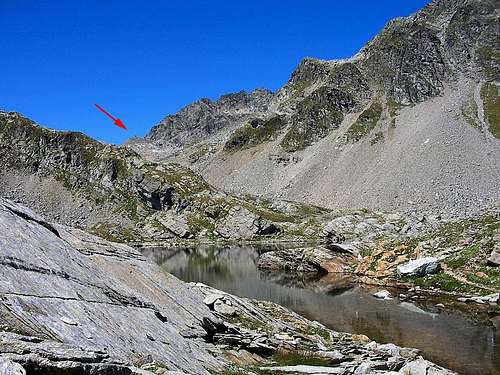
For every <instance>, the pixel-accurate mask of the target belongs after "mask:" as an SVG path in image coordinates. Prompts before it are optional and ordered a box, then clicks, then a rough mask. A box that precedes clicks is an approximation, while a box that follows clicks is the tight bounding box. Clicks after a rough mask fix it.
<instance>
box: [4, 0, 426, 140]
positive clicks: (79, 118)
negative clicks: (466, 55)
mask: <svg viewBox="0 0 500 375" xmlns="http://www.w3.org/2000/svg"><path fill="white" fill-rule="evenodd" d="M426 3H428V1H426V0H412V1H410V0H377V1H373V0H364V1H362V0H359V1H353V0H337V1H333V0H314V1H310V0H302V1H298V0H286V1H285V0H282V1H280V0H274V1H272V0H267V1H265V0H252V1H238V0H233V1H227V0H210V1H201V0H199V1H195V0H193V1H189V0H171V1H167V0H156V1H139V0H135V1H129V0H121V1H119V0H106V1H105V0H100V1H98V0H85V1H73V0H60V1H55V0H50V1H49V0H0V35H1V37H0V48H1V58H0V72H1V73H0V108H1V109H3V110H12V111H19V112H21V113H23V114H24V115H26V116H28V117H30V118H31V119H33V120H35V121H36V122H38V123H40V124H43V125H45V126H48V127H51V128H55V129H64V130H76V131H81V132H84V133H86V134H88V135H90V136H92V137H94V138H97V139H100V140H104V141H106V142H109V143H117V144H120V143H122V142H123V141H125V140H126V139H127V138H128V137H130V136H132V135H140V136H143V135H144V134H145V133H146V132H147V131H148V130H149V129H150V128H151V126H153V125H154V124H156V123H157V122H158V121H160V120H161V119H162V118H163V117H164V116H166V115H167V114H170V113H174V112H176V111H177V110H179V109H180V108H182V107H183V106H185V105H187V104H189V103H190V102H193V101H195V100H197V99H199V98H201V97H208V98H211V99H216V98H218V97H219V96H220V95H222V94H225V93H228V92H235V91H239V90H241V89H244V90H252V89H254V88H257V87H267V88H270V89H272V90H276V89H278V88H279V87H280V86H282V85H283V84H284V83H285V82H286V81H287V80H288V78H289V77H290V74H291V73H292V71H293V69H294V68H295V67H296V66H297V64H298V63H299V61H300V60H301V59H302V58H303V57H305V56H312V57H317V58H322V59H336V58H344V57H349V56H351V55H353V54H354V53H356V52H357V51H358V50H359V49H360V48H361V47H362V46H363V45H364V44H365V43H366V42H367V41H368V40H370V39H371V38H372V37H373V36H374V35H375V34H376V33H377V32H378V31H379V30H380V29H381V28H382V27H383V26H384V24H385V23H386V22H387V21H388V20H390V19H392V18H394V17H397V16H405V15H408V14H410V13H413V12H414V11H416V10H418V9H419V8H421V7H423V6H424V5H425V4H426ZM94 103H98V104H100V105H101V106H103V107H104V108H105V109H107V110H108V111H109V112H111V113H112V114H113V115H116V116H118V117H119V118H121V119H122V120H123V122H124V123H125V124H126V125H127V127H128V128H129V130H128V131H124V130H122V129H120V128H118V127H116V126H114V125H113V123H112V122H111V120H109V119H107V118H106V117H104V115H103V114H101V113H99V112H98V111H97V110H96V108H95V107H94Z"/></svg>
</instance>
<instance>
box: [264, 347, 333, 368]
mask: <svg viewBox="0 0 500 375" xmlns="http://www.w3.org/2000/svg"><path fill="white" fill-rule="evenodd" d="M271 360H272V361H274V362H276V363H277V364H279V365H280V366H296V365H309V366H328V365H330V364H331V362H330V360H329V359H328V358H324V357H319V356H317V355H315V354H314V353H313V352H307V351H281V350H280V351H277V352H276V353H274V354H273V356H272V357H271Z"/></svg>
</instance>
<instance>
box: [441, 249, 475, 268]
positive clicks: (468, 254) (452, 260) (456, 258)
mask: <svg viewBox="0 0 500 375" xmlns="http://www.w3.org/2000/svg"><path fill="white" fill-rule="evenodd" d="M478 251H479V246H478V245H471V246H467V247H466V248H465V249H463V250H462V251H461V252H460V253H459V254H457V255H453V256H450V257H448V258H446V260H445V263H446V264H447V265H448V266H449V267H451V268H453V269H457V268H462V267H464V266H466V265H467V263H469V262H470V261H471V260H472V259H473V258H474V257H475V256H476V255H477V253H478Z"/></svg>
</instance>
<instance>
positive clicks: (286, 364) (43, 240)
mask: <svg viewBox="0 0 500 375" xmlns="http://www.w3.org/2000/svg"><path fill="white" fill-rule="evenodd" d="M0 233H2V236H0V248H1V250H2V251H1V255H0V269H1V272H0V297H1V300H0V327H1V333H0V369H1V371H2V374H4V373H8V374H11V373H12V374H24V373H26V372H27V373H50V372H52V373H68V374H86V373H89V374H131V373H137V374H143V375H145V374H170V373H172V374H173V373H174V372H175V371H177V372H183V373H186V374H208V373H223V372H225V371H230V370H231V369H232V370H237V371H239V372H240V373H251V372H252V373H263V372H266V373H269V372H275V371H279V372H294V373H301V372H305V373H311V372H315V373H317V372H318V371H319V372H321V373H335V374H365V373H391V372H392V373H401V374H403V373H405V374H406V373H408V372H409V371H410V373H411V371H424V373H434V374H451V372H450V371H448V370H445V369H443V368H441V367H438V366H436V365H433V364H432V363H430V362H428V361H425V360H424V359H422V358H421V357H420V356H419V354H418V351H417V350H415V349H407V348H399V347H397V346H395V345H392V344H385V345H381V344H377V343H375V342H372V341H371V340H370V339H369V338H367V337H366V336H359V335H351V334H346V333H339V332H334V331H331V330H329V329H327V328H325V327H324V326H322V325H321V324H319V323H317V322H312V321H308V320H307V319H305V318H302V317H300V316H299V315H297V314H295V313H293V312H291V311H289V310H287V309H285V308H283V307H280V306H278V305H276V304H273V303H268V302H261V301H253V300H248V299H243V298H239V297H236V296H233V295H230V294H227V293H224V292H221V291H219V290H215V289H213V288H211V287H208V286H206V285H203V284H186V283H184V282H182V281H180V280H178V279H177V278H175V277H173V276H171V275H169V274H167V273H165V272H163V271H162V270H161V269H160V268H159V267H158V266H156V265H154V264H152V263H150V262H149V261H147V260H146V259H145V258H144V257H143V256H142V255H141V254H140V253H139V252H137V251H136V250H134V249H132V248H130V247H128V246H126V245H121V244H116V243H112V242H108V241H105V240H102V239H100V238H98V237H95V236H93V235H90V234H87V233H85V232H83V231H81V230H77V229H73V228H70V227H66V226H62V225H58V224H52V223H49V222H47V221H45V220H44V219H43V218H42V217H40V216H39V215H37V214H36V213H34V212H32V211H31V210H29V209H27V208H25V207H23V206H21V205H18V204H15V203H12V202H10V201H7V200H4V199H2V200H0ZM291 359H293V360H291ZM312 360H314V361H315V363H320V364H321V366H318V365H317V364H316V365H315V368H311V367H310V366H311V365H306V364H307V363H311V361H312ZM232 370H231V371H232ZM425 371H427V372H425ZM414 373H419V372H414Z"/></svg>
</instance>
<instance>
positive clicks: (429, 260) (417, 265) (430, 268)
mask: <svg viewBox="0 0 500 375" xmlns="http://www.w3.org/2000/svg"><path fill="white" fill-rule="evenodd" d="M440 269H441V266H440V264H439V260H438V259H437V258H434V257H425V258H419V259H415V260H412V261H410V262H408V263H405V264H401V265H399V266H398V267H397V273H398V275H399V276H425V275H427V274H430V273H436V272H438V271H439V270H440Z"/></svg>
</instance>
